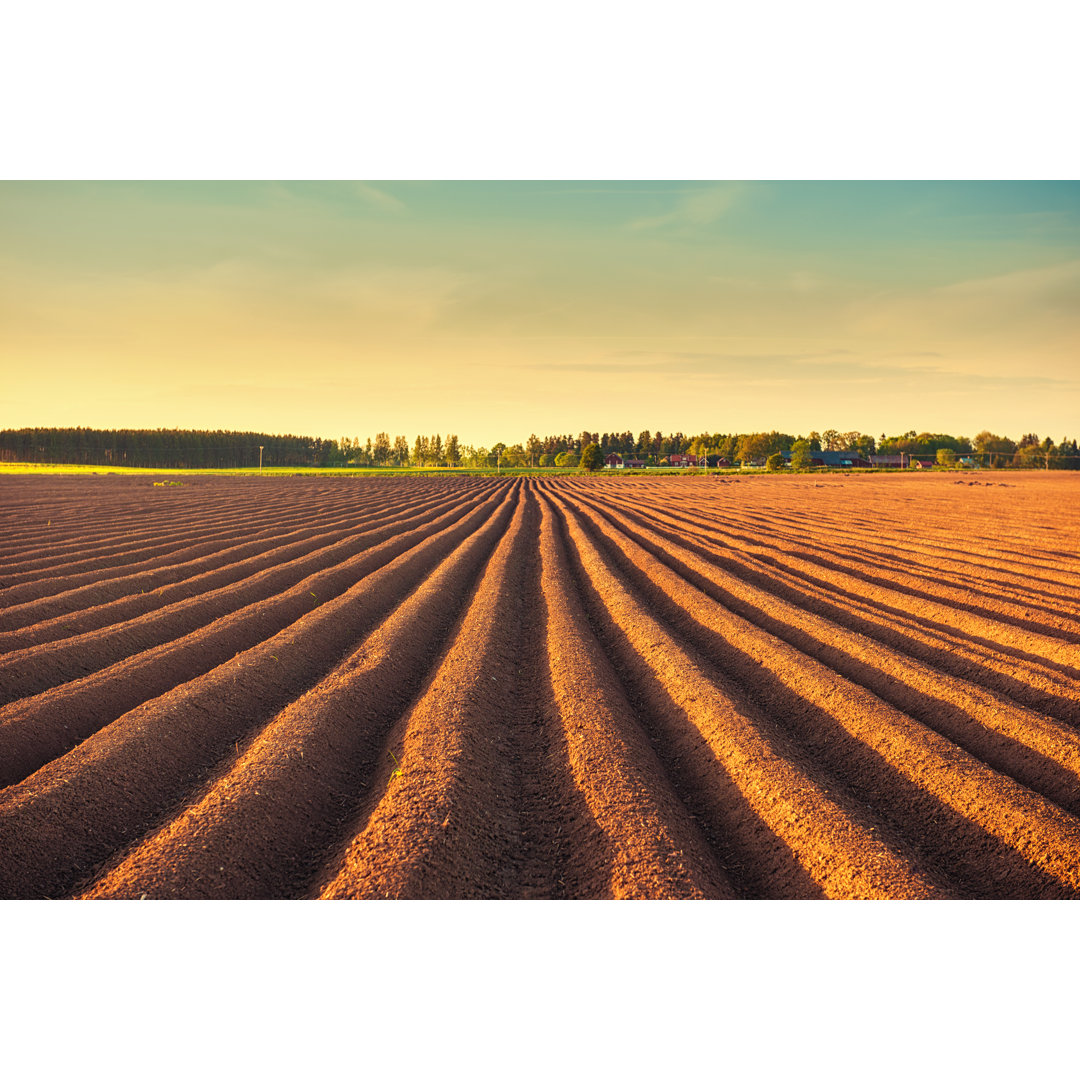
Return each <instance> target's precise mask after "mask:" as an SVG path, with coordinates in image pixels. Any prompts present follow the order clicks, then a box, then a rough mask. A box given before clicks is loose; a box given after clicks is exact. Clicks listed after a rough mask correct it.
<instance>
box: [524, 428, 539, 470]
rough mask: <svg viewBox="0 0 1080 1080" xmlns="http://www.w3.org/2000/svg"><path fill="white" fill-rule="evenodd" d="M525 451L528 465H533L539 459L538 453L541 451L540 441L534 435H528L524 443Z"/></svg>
mask: <svg viewBox="0 0 1080 1080" xmlns="http://www.w3.org/2000/svg"><path fill="white" fill-rule="evenodd" d="M525 449H526V450H528V451H529V464H530V465H535V464H536V461H537V459H538V458H539V457H540V451H541V450H542V449H543V447H542V445H541V443H540V440H539V439H538V438H537V437H536V436H535V435H530V436H529V439H528V441H527V442H526V443H525Z"/></svg>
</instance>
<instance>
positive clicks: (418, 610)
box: [85, 491, 513, 899]
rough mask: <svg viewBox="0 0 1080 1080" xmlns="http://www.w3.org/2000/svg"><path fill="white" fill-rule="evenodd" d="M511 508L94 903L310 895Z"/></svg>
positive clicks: (269, 730)
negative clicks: (325, 854)
mask: <svg viewBox="0 0 1080 1080" xmlns="http://www.w3.org/2000/svg"><path fill="white" fill-rule="evenodd" d="M511 494H512V493H511V492H509V491H508V493H507V495H508V496H511ZM512 506H513V500H512V498H507V500H506V501H505V503H504V505H503V507H502V508H501V510H500V512H499V513H497V514H496V515H494V516H493V517H490V518H488V519H487V521H486V522H485V523H484V524H483V525H482V526H481V527H480V528H479V529H477V530H476V531H475V532H474V533H472V534H471V535H470V536H469V537H468V538H467V539H466V540H465V541H464V542H463V543H462V544H461V545H460V546H459V547H457V548H456V549H455V550H454V551H453V552H451V553H450V554H449V555H448V556H447V558H446V559H445V561H444V562H442V563H441V564H440V565H439V567H438V568H437V569H436V570H435V571H434V572H433V573H432V574H431V576H430V577H429V578H428V579H426V580H425V581H423V582H422V583H420V584H419V585H417V586H416V588H414V589H413V591H412V592H411V593H410V594H409V595H408V597H406V598H405V599H404V600H403V601H402V602H401V604H399V605H398V606H397V607H396V608H395V609H394V611H393V612H392V613H391V614H390V615H389V616H387V618H386V619H385V620H384V621H383V622H382V623H381V624H380V625H379V626H378V627H377V628H375V629H374V630H373V631H372V633H371V634H370V635H369V636H368V637H366V638H365V639H364V641H363V642H362V643H361V644H360V645H359V646H358V647H357V648H356V649H355V650H354V651H353V652H352V654H351V655H350V656H348V657H347V658H346V659H345V660H344V661H343V662H342V663H341V664H340V665H339V666H338V667H337V668H335V669H334V671H333V672H331V673H330V674H329V675H328V676H327V677H326V678H324V679H323V680H322V681H321V682H320V683H319V684H318V685H316V686H315V687H313V688H312V689H311V690H309V691H308V692H307V693H306V694H304V695H303V696H301V697H299V698H297V699H296V700H295V701H293V702H292V703H291V704H290V705H288V706H287V707H286V708H285V709H284V710H283V711H282V712H281V713H279V714H278V715H277V716H276V717H275V718H274V720H273V721H272V722H271V723H270V724H268V725H267V726H266V727H265V728H264V729H263V730H262V731H261V732H259V734H258V735H257V736H256V737H255V738H254V739H253V740H252V741H251V743H250V744H249V745H248V746H247V748H246V749H245V751H244V752H243V753H242V754H241V755H240V756H239V757H238V758H237V760H236V761H235V763H230V767H229V768H227V769H226V770H224V771H223V772H222V774H221V775H219V776H217V777H216V778H215V779H214V780H213V782H212V783H210V784H209V785H208V786H207V787H206V788H205V789H204V791H203V793H202V794H201V796H200V797H197V798H196V799H195V800H193V801H192V802H191V803H190V804H189V805H188V806H186V807H185V808H184V809H183V810H182V811H181V812H180V813H179V814H178V815H177V816H176V817H174V818H173V819H172V820H170V821H169V822H168V823H167V824H166V825H164V826H163V827H162V828H161V829H160V830H158V831H157V832H156V833H154V834H153V835H152V836H150V837H148V838H147V839H146V840H145V841H143V842H141V843H139V844H138V845H137V846H136V847H135V848H134V849H133V850H132V851H130V852H129V853H128V854H127V855H126V857H125V858H124V859H123V860H122V861H121V862H120V863H119V864H118V865H117V866H115V867H113V868H111V869H110V870H109V871H108V872H107V873H105V874H103V875H102V876H101V877H100V878H99V879H98V880H97V881H96V882H95V883H94V884H93V886H92V887H91V888H90V889H89V890H88V891H87V892H86V893H85V895H86V896H89V897H138V896H141V895H143V894H144V893H145V894H146V895H147V896H148V897H151V898H163V897H164V898H188V899H191V898H248V899H257V898H270V897H283V896H292V895H297V894H298V893H300V892H302V891H303V890H304V889H305V887H306V886H307V883H308V881H309V880H310V879H311V877H312V876H313V875H314V874H315V873H316V872H317V871H318V870H319V869H320V867H321V858H320V856H321V853H322V852H323V851H324V850H325V849H326V848H327V846H328V845H330V844H331V843H333V842H334V840H335V839H337V838H338V836H339V834H340V832H341V827H342V821H343V820H349V818H350V817H351V816H352V815H353V814H355V812H356V807H357V805H358V804H359V803H360V802H361V800H363V799H364V798H365V796H366V793H367V792H368V791H369V790H371V789H372V788H374V789H375V790H377V791H378V790H383V788H384V785H385V783H386V780H387V777H386V775H385V774H386V772H387V770H386V769H385V768H384V765H385V763H386V762H388V761H390V758H389V756H388V755H387V754H386V753H385V752H384V747H385V741H386V737H387V732H388V730H390V729H391V728H392V727H393V726H394V724H395V722H396V721H397V720H398V718H399V717H400V716H401V715H402V713H403V712H404V711H405V709H406V708H407V706H408V705H409V703H410V701H411V699H412V698H413V697H414V696H415V695H416V693H417V692H418V691H419V689H420V686H421V683H422V680H423V678H424V676H425V674H426V673H427V671H428V668H429V666H430V658H431V657H432V656H433V655H437V653H438V650H439V648H440V646H441V644H442V641H443V639H444V638H445V636H446V635H447V634H448V633H449V631H450V629H451V627H452V626H453V623H454V619H455V618H456V616H457V614H458V612H459V611H460V609H461V607H462V606H463V604H464V603H465V598H466V596H467V595H468V593H469V590H470V589H471V587H472V585H473V583H474V581H475V579H476V578H477V577H478V576H479V575H480V574H481V571H482V569H483V565H484V562H485V560H486V559H487V558H488V557H489V556H490V554H491V551H492V549H493V548H494V547H495V545H496V544H497V543H498V542H499V540H500V535H501V533H502V530H503V529H504V528H505V525H506V521H507V518H508V517H509V514H510V511H511V510H512ZM402 850H405V849H402ZM237 852H241V853H242V854H241V856H240V857H239V858H237V855H236V853H237Z"/></svg>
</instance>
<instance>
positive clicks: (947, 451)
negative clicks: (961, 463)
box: [937, 446, 956, 469]
mask: <svg viewBox="0 0 1080 1080" xmlns="http://www.w3.org/2000/svg"><path fill="white" fill-rule="evenodd" d="M937 463H938V464H939V465H944V466H945V467H946V468H948V469H951V468H952V467H953V466H954V465H955V464H956V451H955V450H953V449H951V448H950V447H948V446H943V447H942V448H941V449H940V450H939V451H938V452H937Z"/></svg>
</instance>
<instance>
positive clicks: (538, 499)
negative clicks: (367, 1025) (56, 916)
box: [0, 473, 1080, 899]
mask: <svg viewBox="0 0 1080 1080" xmlns="http://www.w3.org/2000/svg"><path fill="white" fill-rule="evenodd" d="M1078 495H1080V476H1071V475H1068V474H1054V473H1051V474H1045V475H1044V474H1030V473H1027V474H1009V475H1006V476H1001V477H999V476H998V474H993V475H990V474H986V473H983V474H980V475H979V477H978V478H972V477H969V476H965V477H964V479H963V481H962V482H961V481H960V480H959V479H958V477H957V476H956V474H952V475H950V474H933V475H929V476H907V475H898V476H861V477H844V478H840V477H831V476H830V477H777V478H769V477H755V478H753V479H740V480H737V481H734V482H733V481H732V480H731V479H728V480H726V481H724V482H720V481H719V480H718V479H717V478H713V477H704V476H702V477H686V478H678V479H675V478H664V479H663V480H659V479H650V478H646V477H634V478H630V479H625V478H614V479H613V478H608V477H597V478H586V477H580V478H579V477H569V478H551V479H517V480H511V479H507V480H498V479H477V478H463V477H446V478H442V477H425V478H411V477H393V478H385V479H370V480H369V479H363V480H356V479H346V478H342V479H340V480H336V479H314V478H299V477H297V478H288V479H269V478H267V479H257V478H217V477H193V478H189V479H184V482H183V486H181V487H174V488H169V487H166V488H157V487H154V486H153V483H152V480H151V479H150V478H142V477H116V476H100V477H90V478H73V477H26V478H23V477H6V478H3V479H0V529H2V535H4V537H5V543H4V546H3V550H2V551H0V896H2V897H7V898H35V897H93V898H106V897H116V898H121V897H123V898H138V897H142V896H146V897H147V898H219V899H224V898H287V897H293V898H300V897H309V898H316V897H321V898H326V899H333V898H376V897H378V898H383V897H391V898H457V897H474V898H567V899H569V898H605V897H606V898H610V897H616V898H623V897H626V898H651V899H664V898H739V899H759V898H776V899H796V898H826V897H828V898H848V899H852V898H1013V899H1036V898H1075V897H1078V896H1080V500H1078V499H1077V496H1078Z"/></svg>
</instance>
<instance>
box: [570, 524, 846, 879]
mask: <svg viewBox="0 0 1080 1080" xmlns="http://www.w3.org/2000/svg"><path fill="white" fill-rule="evenodd" d="M556 525H557V531H558V533H559V536H560V540H561V542H562V544H563V546H564V548H565V550H566V551H567V552H568V553H569V568H570V574H571V577H572V578H573V581H574V585H575V589H576V592H577V595H578V596H579V598H580V599H581V602H582V606H583V608H584V610H585V613H586V616H587V618H588V620H589V625H590V627H591V630H592V633H593V634H594V635H595V636H596V637H597V639H598V640H599V641H600V642H601V643H602V644H603V646H604V649H605V652H606V654H607V656H608V659H609V661H610V662H611V665H612V667H613V668H614V670H615V672H616V674H617V675H618V677H619V679H620V681H621V683H622V686H623V689H624V693H625V696H626V697H627V699H628V700H629V701H630V703H631V705H632V706H633V707H634V709H635V711H636V713H637V715H638V717H639V719H640V721H641V722H642V724H643V726H644V728H645V730H646V732H647V734H648V737H649V739H650V741H651V742H652V746H653V750H654V752H655V753H656V756H657V758H658V759H659V761H660V762H661V763H662V764H663V767H664V770H665V772H666V774H667V777H668V779H669V781H670V783H671V785H672V787H673V788H674V790H675V791H676V792H677V793H678V795H679V798H680V799H681V800H682V802H683V803H684V804H685V805H686V806H687V808H688V809H689V810H690V811H691V812H692V814H693V816H694V817H695V818H696V820H697V824H698V826H699V827H700V829H701V833H702V835H703V837H704V838H705V840H706V841H707V842H708V845H709V847H710V849H711V850H712V853H713V855H714V856H715V858H716V861H717V863H718V864H719V866H720V868H721V869H722V870H723V872H724V874H725V875H726V876H727V878H728V879H729V880H730V881H731V883H732V885H733V887H734V888H735V890H736V892H737V894H738V896H739V897H740V898H741V899H746V900H750V899H824V898H825V892H824V891H823V889H822V888H821V886H820V885H819V884H818V883H817V882H816V881H815V880H814V879H813V877H811V875H810V874H809V873H808V872H807V871H806V869H805V868H804V867H803V865H802V864H801V862H800V861H799V859H798V857H797V856H796V854H795V853H794V852H793V851H792V850H791V848H790V847H789V846H788V845H787V844H786V843H785V842H784V841H783V840H781V838H780V837H778V836H777V835H776V834H775V833H774V832H773V831H772V830H771V829H769V827H768V826H767V825H766V824H765V822H764V821H762V819H761V818H760V817H759V816H758V814H757V813H756V812H755V810H754V809H753V807H752V806H751V805H750V803H749V802H748V801H747V799H746V797H745V796H744V795H743V793H742V792H741V791H740V789H739V787H738V785H737V784H736V783H735V782H734V780H733V779H732V778H731V777H730V776H729V774H728V772H727V770H726V769H725V768H724V767H723V765H722V764H721V763H720V762H719V761H718V760H717V757H716V755H715V753H714V752H713V750H712V748H711V747H710V746H709V744H708V742H707V741H706V739H705V737H704V736H703V735H702V733H701V731H700V730H699V729H698V728H697V726H696V725H695V724H694V723H693V721H692V720H691V719H690V717H689V716H688V714H687V713H686V711H685V710H684V709H682V708H680V707H679V706H678V705H676V704H675V703H674V702H673V701H672V700H671V698H670V697H669V696H668V694H667V693H666V691H665V690H664V688H663V686H662V685H661V684H660V682H659V680H658V679H657V678H656V676H655V675H653V674H652V673H651V672H650V671H649V669H648V667H647V666H646V665H645V664H643V663H642V662H641V658H640V656H639V655H638V653H637V650H636V648H635V646H634V644H633V643H632V642H631V641H630V640H629V638H628V637H627V635H626V634H625V632H624V631H623V630H622V629H621V628H620V627H619V626H618V624H617V623H616V622H615V620H614V619H613V618H612V617H611V616H610V614H609V612H608V610H607V606H606V604H605V602H604V599H603V597H602V596H601V595H600V594H599V592H597V590H596V588H595V587H594V586H593V584H592V581H591V580H590V578H589V575H588V573H587V571H586V570H585V567H584V565H583V563H582V560H581V554H580V552H579V551H578V550H577V547H576V545H575V544H574V543H573V542H572V541H571V539H570V537H569V534H568V530H567V526H566V522H565V520H564V518H563V516H562V514H559V515H557V519H556Z"/></svg>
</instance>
